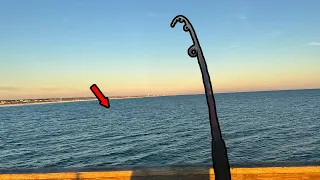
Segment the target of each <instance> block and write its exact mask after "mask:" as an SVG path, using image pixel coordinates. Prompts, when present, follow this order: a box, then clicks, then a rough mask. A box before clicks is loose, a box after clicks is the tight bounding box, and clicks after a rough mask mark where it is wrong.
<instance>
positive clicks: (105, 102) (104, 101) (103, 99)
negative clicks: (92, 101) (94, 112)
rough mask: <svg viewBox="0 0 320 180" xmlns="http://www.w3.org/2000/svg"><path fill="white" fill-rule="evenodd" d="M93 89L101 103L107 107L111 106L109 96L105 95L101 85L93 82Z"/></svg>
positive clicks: (91, 87)
mask: <svg viewBox="0 0 320 180" xmlns="http://www.w3.org/2000/svg"><path fill="white" fill-rule="evenodd" d="M90 89H91V91H92V92H93V94H94V95H95V96H96V97H97V99H98V100H99V101H100V105H101V106H103V107H106V108H109V107H110V103H109V98H108V97H105V96H104V95H103V93H102V92H101V90H100V89H99V87H98V86H97V85H96V84H92V86H90Z"/></svg>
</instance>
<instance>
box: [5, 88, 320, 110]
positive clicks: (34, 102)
mask: <svg viewBox="0 0 320 180" xmlns="http://www.w3.org/2000/svg"><path fill="white" fill-rule="evenodd" d="M300 90H320V89H319V88H314V89H284V90H261V91H242V92H219V93H214V94H230V93H256V92H272V91H300ZM204 94H205V93H193V94H172V95H169V94H168V95H151V96H123V97H121V96H118V97H117V96H115V97H109V99H133V98H151V97H163V96H165V97H166V96H186V95H204ZM82 98H83V99H82ZM59 99H67V100H59ZM28 100H31V101H32V102H17V101H20V100H0V101H14V103H5V104H1V103H0V107H13V106H25V105H40V104H54V103H66V102H81V101H97V99H96V98H94V97H81V98H46V99H45V100H47V101H41V100H44V99H28Z"/></svg>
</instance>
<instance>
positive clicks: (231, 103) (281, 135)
mask: <svg viewBox="0 0 320 180" xmlns="http://www.w3.org/2000/svg"><path fill="white" fill-rule="evenodd" d="M215 98H216V104H217V111H218V117H219V121H220V125H221V129H222V134H223V137H224V139H225V141H226V144H227V148H228V156H229V161H230V164H231V165H233V164H242V163H249V164H250V163H267V162H272V163H276V162H317V161H320V90H295V91H269V92H251V93H228V94H216V95H215ZM110 104H111V107H110V108H109V109H105V108H103V107H101V106H99V104H98V102H97V101H87V102H72V103H57V104H44V105H27V106H16V107H0V169H24V168H52V167H55V168H66V167H95V166H140V165H146V166H148V165H160V166H161V165H163V166H166V165H179V164H207V163H208V164H210V163H211V135H210V127H209V118H208V109H207V104H206V99H205V95H184V96H167V97H151V98H137V99H117V100H110Z"/></svg>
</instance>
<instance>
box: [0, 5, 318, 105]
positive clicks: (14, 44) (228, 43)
mask: <svg viewBox="0 0 320 180" xmlns="http://www.w3.org/2000/svg"><path fill="white" fill-rule="evenodd" d="M319 8H320V1H319V0H308V1H304V0H268V1H258V0H246V1H244V0H242V1H240V0H205V1H204V0H203V1H201V0H199V1H190V0H184V1H182V0H181V1H177V0H176V1H173V0H161V1H160V0H148V1H147V0H135V1H129V0H126V1H120V0H119V1H107V0H87V1H84V0H45V1H44V0H0V67H1V71H0V99H6V98H24V97H49V96H50V97H51V96H58V97H61V96H68V97H69V96H88V95H92V94H91V92H90V90H89V86H90V85H91V84H93V83H97V84H98V85H99V86H100V88H101V89H103V91H104V92H105V93H107V94H106V95H122V94H126V95H130V94H146V93H151V94H152V93H154V94H166V93H168V94H170V93H171V94H172V93H198V92H202V91H203V87H202V84H201V83H202V82H201V75H200V70H199V67H198V64H197V63H196V60H195V59H191V58H190V57H188V55H187V49H188V47H189V46H190V45H191V38H190V37H189V35H188V34H187V33H185V32H184V31H183V30H182V26H181V25H180V24H178V26H176V27H175V28H174V29H172V28H171V27H170V22H171V20H172V19H173V18H174V17H175V16H176V15H178V14H183V15H185V16H187V17H188V18H189V20H190V21H191V22H192V24H193V26H194V28H195V30H196V32H197V34H198V37H199V40H200V43H201V45H202V49H203V51H204V54H205V57H206V59H207V63H208V67H209V71H210V74H211V76H212V77H211V78H212V81H213V84H214V88H215V89H216V91H244V90H260V89H261V90H264V89H294V88H320V83H319V82H318V81H317V79H318V80H319V79H320V73H319V68H317V67H320V20H319V18H320V10H319Z"/></svg>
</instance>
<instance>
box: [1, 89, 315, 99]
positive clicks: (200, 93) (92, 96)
mask: <svg viewBox="0 0 320 180" xmlns="http://www.w3.org/2000/svg"><path fill="white" fill-rule="evenodd" d="M303 90H320V88H311V89H270V90H254V91H226V92H213V93H214V94H228V93H230V94H231V93H255V92H272V91H303ZM204 94H205V92H199V93H197V92H195V93H180V94H179V93H177V94H149V95H150V96H153V95H155V96H180V95H181V96H182V95H204ZM120 96H127V97H130V96H141V97H143V96H148V94H140V95H120ZM107 97H117V96H107ZM50 98H96V97H95V96H94V95H91V96H69V97H43V98H36V97H34V98H32V97H31V98H16V99H0V100H22V99H50Z"/></svg>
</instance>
